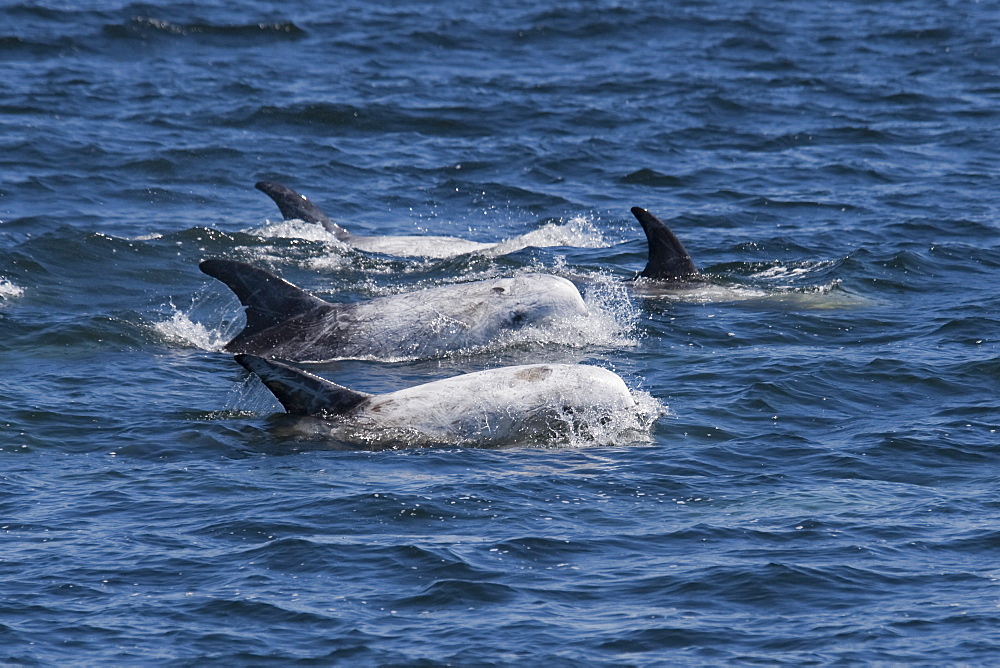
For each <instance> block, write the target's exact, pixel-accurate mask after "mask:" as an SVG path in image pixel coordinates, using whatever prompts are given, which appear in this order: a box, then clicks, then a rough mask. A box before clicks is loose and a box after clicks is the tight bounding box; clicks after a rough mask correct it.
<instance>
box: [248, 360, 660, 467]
mask: <svg viewBox="0 0 1000 668" xmlns="http://www.w3.org/2000/svg"><path fill="white" fill-rule="evenodd" d="M236 361H237V362H239V363H240V364H241V365H243V366H244V367H245V368H246V369H248V370H249V371H252V372H253V373H254V374H256V375H257V376H258V377H259V378H260V379H261V381H263V383H264V385H265V386H266V387H267V389H268V390H270V391H271V393H272V394H274V396H275V397H276V398H277V399H278V401H279V402H280V403H281V405H282V406H283V407H284V408H285V410H286V412H288V413H291V414H293V415H298V416H312V417H316V418H320V419H321V420H323V421H325V423H326V424H325V425H323V426H324V427H326V429H325V430H323V432H324V433H322V434H321V435H322V436H324V437H327V438H330V437H332V438H335V439H337V440H340V441H347V442H351V443H354V444H356V445H358V446H359V447H369V448H375V449H381V448H385V447H419V446H434V445H451V446H454V445H471V446H477V447H497V446H511V445H525V444H548V443H553V442H565V441H570V442H576V443H583V442H586V443H590V442H599V443H617V442H620V441H621V440H623V439H625V440H631V441H634V440H637V439H639V438H642V437H643V436H644V435H646V437H648V429H649V427H650V425H651V424H652V422H653V420H655V419H656V417H658V416H659V414H660V413H662V407H660V406H658V405H657V406H656V408H655V409H652V410H651V409H650V406H649V405H648V404H649V403H650V402H648V401H637V400H636V397H634V396H633V395H632V393H631V392H630V391H629V389H628V387H627V386H626V385H625V382H624V381H623V380H622V379H621V378H620V377H619V376H618V375H617V374H615V373H613V372H611V371H608V370H607V369H602V368H600V367H594V366H587V365H582V364H530V365H523V366H510V367H503V368H499V369H489V370H486V371H478V372H475V373H469V374H464V375H461V376H454V377H451V378H445V379H443V380H436V381H432V382H429V383H425V384H422V385H416V386H414V387H409V388H406V389H403V390H399V391H396V392H390V393H388V394H381V395H371V394H367V393H364V392H357V391H355V390H350V389H348V388H346V387H342V386H340V385H338V384H336V383H333V382H331V381H329V380H326V379H323V378H320V377H319V376H316V375H313V374H311V373H307V372H305V371H301V370H299V369H295V368H293V367H291V366H288V365H286V364H282V363H280V362H275V361H272V360H266V359H263V358H261V357H257V356H254V355H237V356H236ZM640 398H641V397H640ZM654 403H655V402H654ZM314 426H316V425H314Z"/></svg>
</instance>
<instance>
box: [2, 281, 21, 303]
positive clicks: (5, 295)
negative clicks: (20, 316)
mask: <svg viewBox="0 0 1000 668" xmlns="http://www.w3.org/2000/svg"><path fill="white" fill-rule="evenodd" d="M23 296H24V288H22V287H20V286H18V285H14V284H13V283H11V282H10V281H8V280H7V279H6V278H0V304H2V303H3V302H6V301H13V300H15V299H20V298H21V297H23Z"/></svg>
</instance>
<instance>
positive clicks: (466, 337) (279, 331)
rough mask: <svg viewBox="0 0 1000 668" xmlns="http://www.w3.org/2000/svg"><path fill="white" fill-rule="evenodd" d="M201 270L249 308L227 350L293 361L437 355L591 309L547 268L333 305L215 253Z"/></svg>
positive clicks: (570, 320)
mask: <svg viewBox="0 0 1000 668" xmlns="http://www.w3.org/2000/svg"><path fill="white" fill-rule="evenodd" d="M199 267H200V268H201V270H202V271H203V272H204V273H206V274H208V275H209V276H212V277H214V278H217V279H218V280H220V281H222V282H223V283H225V284H226V285H227V286H229V288H230V289H231V290H232V291H233V292H234V293H236V296H237V297H238V298H239V300H240V303H242V304H243V305H244V306H245V307H246V327H245V328H244V329H243V331H241V332H240V333H239V334H238V335H236V337H235V338H233V340H232V341H230V342H229V343H227V344H226V346H225V349H226V350H228V351H230V352H242V353H252V354H255V355H261V356H265V357H279V358H282V359H286V360H293V361H298V362H305V361H313V362H320V361H327V360H333V359H346V358H355V359H357V358H360V359H381V360H399V359H418V358H426V357H437V356H441V355H444V354H446V353H449V352H455V351H459V350H470V349H471V350H474V349H477V348H481V347H483V346H486V345H488V344H490V343H492V342H495V341H497V340H498V339H500V338H501V337H502V336H503V335H504V334H507V333H511V332H516V331H519V330H523V329H526V328H528V327H538V326H545V325H552V324H558V325H559V326H561V327H572V326H573V324H574V322H576V321H577V319H586V318H588V316H589V310H588V308H587V305H586V304H585V303H584V301H583V297H582V296H581V295H580V292H579V290H577V289H576V286H575V285H573V284H572V283H571V282H570V281H568V280H566V279H565V278H561V277H559V276H551V275H547V274H525V275H520V276H515V277H514V278H497V279H492V280H485V281H473V282H470V283H460V284H455V285H444V286H439V287H435V288H428V289H425V290H418V291H415V292H410V293H403V294H398V295H390V296H387V297H377V298H375V299H372V300H369V301H366V302H360V303H356V304H339V303H332V302H327V301H324V300H322V299H320V298H318V297H315V296H314V295H311V294H309V293H308V292H306V291H305V290H302V289H301V288H299V287H297V286H295V285H292V284H291V283H289V282H287V281H285V280H283V279H281V278H278V277H277V276H275V275H274V274H271V273H269V272H267V271H264V270H263V269H259V268H257V267H253V266H251V265H248V264H244V263H242V262H234V261H231V260H221V259H212V260H205V261H203V262H202V263H201V264H200V265H199Z"/></svg>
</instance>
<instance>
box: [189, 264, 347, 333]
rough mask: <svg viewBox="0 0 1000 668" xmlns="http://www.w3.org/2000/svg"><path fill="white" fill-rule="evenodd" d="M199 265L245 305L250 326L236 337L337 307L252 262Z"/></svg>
mask: <svg viewBox="0 0 1000 668" xmlns="http://www.w3.org/2000/svg"><path fill="white" fill-rule="evenodd" d="M198 268H199V269H201V270H202V271H203V272H205V273H206V274H208V275H209V276H211V277H212V278H217V279H219V280H220V281H222V282H223V283H225V284H226V285H227V286H229V289H230V290H232V291H233V292H235V293H236V296H237V297H238V298H239V300H240V303H241V304H243V305H244V306H245V307H246V313H247V325H246V327H245V328H244V329H243V331H242V332H240V334H239V335H238V337H237V338H239V337H248V336H252V335H254V334H256V333H257V332H260V331H262V330H264V329H267V328H268V327H272V326H274V325H277V324H278V323H280V322H284V321H285V320H288V319H289V318H293V317H295V316H297V315H301V314H302V313H308V312H309V311H313V310H315V309H317V308H320V307H328V308H336V305H335V304H331V303H330V302H326V301H323V300H322V299H320V298H319V297H314V296H313V295H311V294H309V293H308V292H306V291H305V290H303V289H302V288H300V287H298V286H295V285H292V284H291V283H289V282H288V281H286V280H284V279H281V278H278V277H277V276H275V275H274V274H271V273H269V272H266V271H264V270H263V269H259V268H257V267H254V266H251V265H249V264H244V263H242V262H234V261H233V260H221V259H212V260H204V261H202V262H201V264H199V265H198ZM234 340H235V339H234Z"/></svg>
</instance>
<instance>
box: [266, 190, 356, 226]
mask: <svg viewBox="0 0 1000 668" xmlns="http://www.w3.org/2000/svg"><path fill="white" fill-rule="evenodd" d="M254 187H255V188H256V189H257V190H259V191H261V192H262V193H264V194H265V195H267V196H268V197H270V198H271V199H272V200H274V203H275V204H277V205H278V210H279V211H281V215H282V217H283V218H284V219H285V220H304V221H305V222H307V223H319V224H320V225H322V226H323V227H324V228H326V231H327V232H330V233H332V234H333V235H334V236H336V237H337V240H338V241H346V240H347V238H348V237H349V236H351V233H350V232H348V231H347V230H345V229H344V228H343V227H341V226H340V225H338V224H337V223H335V222H333V221H332V220H330V217H329V216H327V215H326V214H325V213H323V211H322V210H320V208H319V207H318V206H316V205H315V204H313V203H312V202H310V201H309V199H308V198H307V197H306V196H305V195H300V194H298V193H297V192H295V191H294V190H292V189H291V188H289V187H287V186H283V185H281V184H280V183H272V182H270V181H258V182H257V183H256V184H254Z"/></svg>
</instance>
